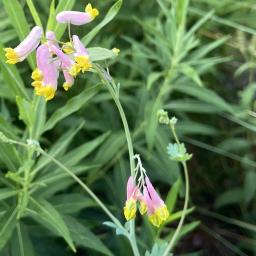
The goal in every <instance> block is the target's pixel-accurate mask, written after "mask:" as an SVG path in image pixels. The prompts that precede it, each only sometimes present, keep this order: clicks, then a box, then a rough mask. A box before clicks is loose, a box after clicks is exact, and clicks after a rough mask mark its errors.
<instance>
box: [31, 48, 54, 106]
mask: <svg viewBox="0 0 256 256" xmlns="http://www.w3.org/2000/svg"><path fill="white" fill-rule="evenodd" d="M36 60H37V69H36V70H34V71H33V73H32V76H31V77H32V79H33V80H34V82H33V83H32V85H33V86H34V87H35V92H36V94H37V95H38V96H43V97H44V98H45V100H47V101H48V100H51V99H52V98H54V96H55V91H56V90H57V81H58V76H59V71H58V65H57V64H56V63H55V62H54V59H53V58H52V53H51V51H50V49H49V47H48V45H47V44H46V43H45V44H42V45H40V46H39V47H38V48H37V51H36Z"/></svg>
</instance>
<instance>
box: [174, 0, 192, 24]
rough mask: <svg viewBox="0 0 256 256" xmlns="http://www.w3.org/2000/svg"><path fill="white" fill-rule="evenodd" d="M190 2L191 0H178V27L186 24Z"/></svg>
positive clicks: (176, 11)
mask: <svg viewBox="0 0 256 256" xmlns="http://www.w3.org/2000/svg"><path fill="white" fill-rule="evenodd" d="M188 2H189V1H188V0H178V1H176V8H175V14H176V24H177V27H181V28H182V29H183V28H184V26H185V24H186V13H187V7H188Z"/></svg>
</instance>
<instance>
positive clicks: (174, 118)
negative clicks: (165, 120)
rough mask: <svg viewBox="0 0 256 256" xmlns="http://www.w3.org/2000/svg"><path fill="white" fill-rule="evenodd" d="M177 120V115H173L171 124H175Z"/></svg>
mask: <svg viewBox="0 0 256 256" xmlns="http://www.w3.org/2000/svg"><path fill="white" fill-rule="evenodd" d="M177 121H178V119H177V118H176V117H175V116H173V117H172V118H171V120H170V124H171V125H175V124H176V123H177Z"/></svg>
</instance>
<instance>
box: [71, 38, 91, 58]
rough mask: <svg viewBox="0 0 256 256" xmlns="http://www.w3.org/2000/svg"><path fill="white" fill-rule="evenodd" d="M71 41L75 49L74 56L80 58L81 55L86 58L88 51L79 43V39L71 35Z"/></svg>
mask: <svg viewBox="0 0 256 256" xmlns="http://www.w3.org/2000/svg"><path fill="white" fill-rule="evenodd" d="M72 39H73V44H74V48H75V54H76V55H78V56H81V55H86V56H88V51H87V49H86V48H85V47H84V45H83V43H82V42H81V41H80V39H79V37H78V36H77V35H73V37H72Z"/></svg>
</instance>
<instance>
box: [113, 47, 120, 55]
mask: <svg viewBox="0 0 256 256" xmlns="http://www.w3.org/2000/svg"><path fill="white" fill-rule="evenodd" d="M112 52H113V53H114V54H115V55H118V54H119V53H120V49H118V48H113V49H112Z"/></svg>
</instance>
